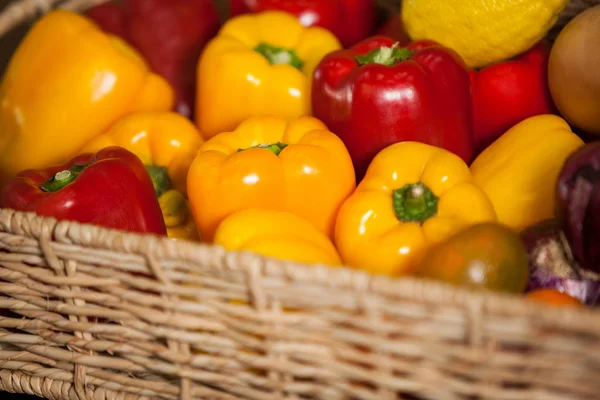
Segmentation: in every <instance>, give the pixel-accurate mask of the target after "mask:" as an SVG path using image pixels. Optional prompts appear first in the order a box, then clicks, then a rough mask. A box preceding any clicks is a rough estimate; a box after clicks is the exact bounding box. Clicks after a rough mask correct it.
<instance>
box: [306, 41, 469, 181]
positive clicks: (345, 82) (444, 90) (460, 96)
mask: <svg viewBox="0 0 600 400" xmlns="http://www.w3.org/2000/svg"><path fill="white" fill-rule="evenodd" d="M312 110H313V115H314V116H315V117H317V118H319V119H321V120H322V121H323V122H324V123H325V124H326V125H327V126H328V128H329V129H330V130H331V131H332V132H335V133H336V134H337V135H338V136H339V137H340V138H341V139H342V140H343V141H344V143H345V144H346V147H347V148H348V151H349V152H350V155H351V157H352V160H353V162H354V167H355V169H356V172H357V179H359V180H360V179H361V178H362V176H363V175H364V173H365V172H366V169H367V167H368V165H369V163H370V162H371V160H372V159H373V157H374V156H375V155H376V154H377V153H378V152H379V151H381V150H382V149H383V148H385V147H387V146H389V145H390V144H393V143H396V142H401V141H418V142H422V143H426V144H430V145H434V146H438V147H442V148H445V149H447V150H449V151H451V152H453V153H455V154H457V155H458V156H460V157H461V158H462V159H463V160H464V161H465V162H467V163H469V162H470V161H471V159H472V158H473V116H472V105H471V87H470V83H469V72H468V69H467V67H466V65H465V63H464V62H463V60H462V59H461V58H460V56H459V55H458V54H457V53H456V52H454V51H453V50H451V49H448V48H445V47H442V46H441V45H439V44H437V43H434V42H431V41H419V42H413V43H411V44H409V45H408V46H407V47H405V48H400V47H397V46H396V44H395V42H394V40H392V39H390V38H388V37H385V36H374V37H372V38H369V39H367V40H364V41H363V42H361V43H359V44H357V45H356V46H354V47H352V48H351V49H348V50H340V51H336V52H333V53H330V54H328V55H327V56H325V57H324V58H323V60H322V61H321V62H320V63H319V65H318V66H317V68H316V70H315V72H314V79H313V86H312Z"/></svg>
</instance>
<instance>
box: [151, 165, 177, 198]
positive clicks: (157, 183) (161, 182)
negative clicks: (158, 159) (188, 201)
mask: <svg viewBox="0 0 600 400" xmlns="http://www.w3.org/2000/svg"><path fill="white" fill-rule="evenodd" d="M145 167H146V171H148V174H149V175H150V179H151V180H152V186H154V192H155V193H156V197H160V196H162V194H163V193H165V192H167V191H168V190H169V189H171V180H170V179H169V173H168V171H167V168H166V167H163V166H158V165H146V166H145Z"/></svg>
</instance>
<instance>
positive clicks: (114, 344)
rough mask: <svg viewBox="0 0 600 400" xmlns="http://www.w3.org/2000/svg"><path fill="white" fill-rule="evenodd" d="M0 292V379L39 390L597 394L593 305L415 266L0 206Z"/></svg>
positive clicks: (21, 8)
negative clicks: (267, 253)
mask: <svg viewBox="0 0 600 400" xmlns="http://www.w3.org/2000/svg"><path fill="white" fill-rule="evenodd" d="M99 2H101V1H97V0H96V1H71V2H67V3H63V4H62V6H64V7H69V8H71V9H75V10H79V9H81V8H82V7H86V6H90V5H91V4H92V3H99ZM55 3H58V2H57V1H51V0H46V1H41V0H29V1H21V2H20V3H18V4H13V5H12V6H9V7H7V8H6V9H5V11H4V13H3V14H2V15H1V16H0V34H5V33H6V32H8V31H9V30H10V29H12V28H14V27H15V26H17V25H18V24H20V23H22V22H24V21H25V20H27V19H30V18H34V17H35V16H36V15H38V13H39V12H40V11H41V12H44V11H47V10H49V9H50V8H52V7H53V6H56V4H55ZM595 3H597V1H589V2H588V5H590V4H595ZM572 7H573V9H571V8H569V10H567V11H566V12H565V15H567V16H572V14H573V13H572V12H571V11H572V10H575V9H579V10H581V9H583V8H585V5H584V4H583V3H582V4H579V3H573V5H572ZM578 7H579V8H578ZM566 19H567V20H568V17H566ZM561 21H562V23H563V24H564V22H565V19H563V20H561ZM0 294H1V295H0V309H2V310H0V311H2V312H3V314H2V315H3V316H2V317H0V390H4V391H9V392H19V393H29V394H36V395H39V396H43V397H46V398H48V399H60V400H67V399H73V400H92V399H97V400H116V399H132V400H137V399H151V398H159V399H177V398H179V399H192V398H206V399H236V398H248V399H259V400H270V399H279V398H286V399H302V398H323V399H342V398H360V399H397V398H403V399H442V400H445V399H469V400H471V399H473V400H474V399H502V400H509V399H527V400H534V399H539V400H552V399H598V398H600V313H598V311H592V310H577V309H551V308H548V307H544V306H538V305H535V304H533V303H527V302H525V301H523V300H521V299H519V298H516V297H512V296H502V295H497V294H492V293H474V292H468V291H464V290H459V289H456V288H452V287H449V286H445V285H441V284H436V283H431V282H425V281H421V280H416V279H409V278H406V279H397V280H390V279H387V278H384V277H379V276H371V275H368V274H366V273H362V272H358V271H353V270H348V269H331V268H326V267H314V266H302V265H297V264H293V263H285V262H280V261H275V260H271V259H266V258H263V257H260V256H256V255H253V254H248V253H234V252H225V251H223V249H221V248H219V247H213V246H206V245H200V244H194V243H191V242H189V243H188V242H176V241H172V240H168V239H159V238H157V237H154V236H150V235H135V234H123V233H121V232H117V231H111V230H106V229H101V228H98V227H93V226H88V225H81V224H77V223H70V222H57V221H56V220H54V219H50V218H40V217H37V216H35V215H33V214H27V213H17V212H13V211H11V210H0ZM1 397H2V394H0V398H1Z"/></svg>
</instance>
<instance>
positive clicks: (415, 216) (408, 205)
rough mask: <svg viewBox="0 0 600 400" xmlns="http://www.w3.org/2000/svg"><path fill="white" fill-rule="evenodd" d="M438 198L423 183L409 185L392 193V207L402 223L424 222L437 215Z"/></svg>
mask: <svg viewBox="0 0 600 400" xmlns="http://www.w3.org/2000/svg"><path fill="white" fill-rule="evenodd" d="M438 200H439V199H438V197H437V196H436V195H435V194H434V193H433V192H432V191H431V189H429V188H428V187H427V186H425V185H424V184H423V183H421V182H419V183H409V184H407V185H404V186H403V187H402V188H400V189H396V190H394V191H393V192H392V205H393V207H394V212H395V213H396V218H398V220H399V221H401V222H420V223H422V222H424V221H425V220H427V219H428V218H431V217H433V216H434V215H435V214H436V213H437V205H438Z"/></svg>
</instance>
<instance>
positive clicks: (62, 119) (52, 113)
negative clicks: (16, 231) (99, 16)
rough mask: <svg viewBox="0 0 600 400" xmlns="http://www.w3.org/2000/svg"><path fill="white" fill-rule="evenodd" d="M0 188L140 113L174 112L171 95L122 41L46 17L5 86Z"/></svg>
mask: <svg viewBox="0 0 600 400" xmlns="http://www.w3.org/2000/svg"><path fill="white" fill-rule="evenodd" d="M0 103H1V104H2V112H1V113H0V184H4V183H6V182H7V181H8V180H9V179H10V178H12V177H14V176H15V175H16V174H17V173H18V172H19V171H23V170H25V169H31V168H35V169H37V168H46V167H49V166H52V165H57V164H60V163H64V162H66V161H68V160H69V159H70V158H72V157H74V156H76V155H77V151H78V150H79V149H80V148H81V147H82V146H83V145H84V144H85V143H86V142H87V141H89V140H90V139H92V138H94V137H96V136H98V135H100V134H101V133H102V132H104V131H105V130H106V129H108V127H109V126H110V125H111V124H113V123H114V122H115V121H117V120H118V119H119V118H121V117H122V116H124V115H126V114H128V113H131V112H135V111H162V110H168V109H170V108H171V107H172V104H173V90H172V89H171V87H170V86H169V84H168V83H167V82H166V81H165V80H164V79H163V78H162V77H160V76H158V75H155V74H153V73H151V72H150V70H149V68H148V66H147V64H146V62H145V61H144V60H143V58H142V57H141V56H140V55H139V54H138V53H137V52H136V51H135V50H134V49H133V48H131V47H130V46H128V45H127V44H126V43H125V42H123V41H122V40H121V39H119V38H117V37H115V36H111V35H106V34H105V33H103V32H102V31H101V30H100V29H98V28H96V26H95V25H94V24H92V23H91V22H90V20H88V19H86V18H85V17H82V16H80V15H79V14H76V13H73V12H70V11H66V10H57V11H52V12H49V13H48V14H46V15H45V16H43V17H42V18H40V19H39V20H38V21H37V22H36V23H35V24H34V25H33V26H32V28H31V29H30V30H29V32H28V33H27V35H26V36H25V38H24V39H23V41H22V42H21V43H20V45H19V47H18V48H17V50H16V51H15V53H14V54H13V56H12V58H11V60H10V62H9V64H8V66H7V69H6V72H5V73H4V75H3V78H2V83H1V84H0Z"/></svg>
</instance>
